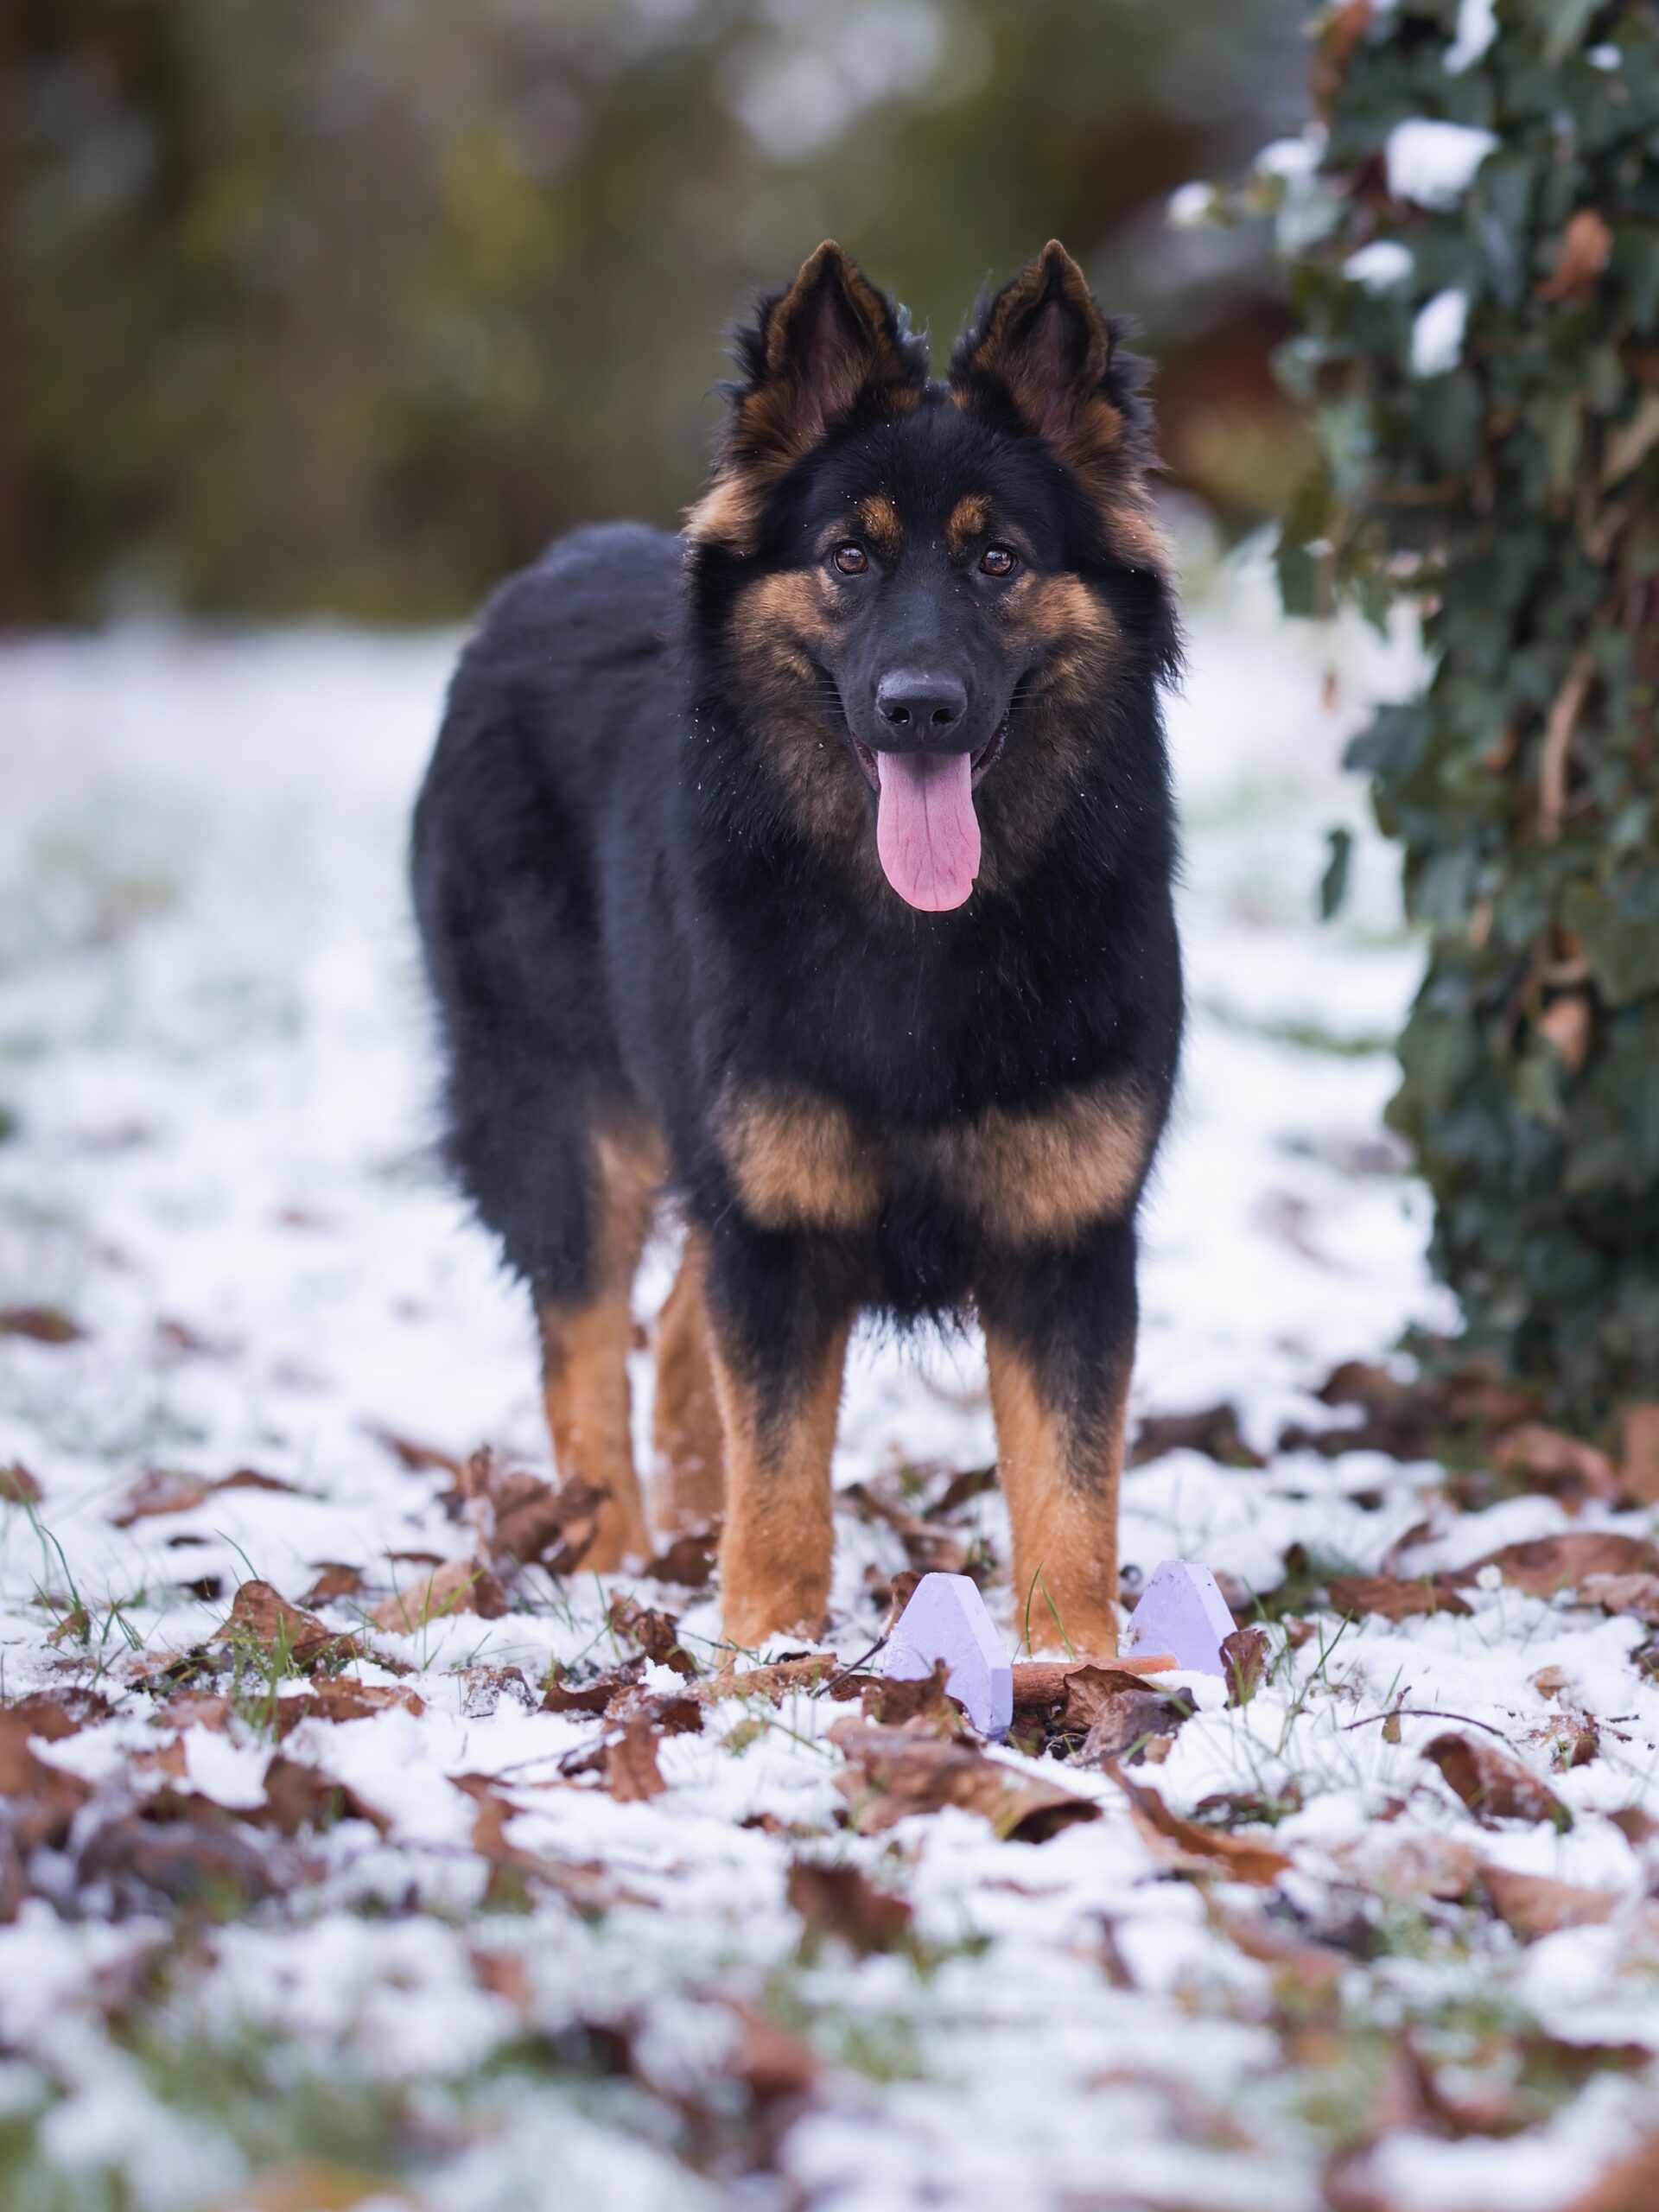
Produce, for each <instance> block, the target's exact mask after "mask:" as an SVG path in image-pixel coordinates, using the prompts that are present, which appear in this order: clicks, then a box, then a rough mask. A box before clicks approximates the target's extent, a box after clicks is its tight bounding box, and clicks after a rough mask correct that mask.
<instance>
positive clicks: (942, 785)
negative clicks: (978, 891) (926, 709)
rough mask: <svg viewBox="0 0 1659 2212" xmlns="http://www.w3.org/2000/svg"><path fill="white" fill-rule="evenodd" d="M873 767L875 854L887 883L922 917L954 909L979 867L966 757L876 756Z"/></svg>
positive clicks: (970, 774)
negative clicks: (877, 791) (877, 798)
mask: <svg viewBox="0 0 1659 2212" xmlns="http://www.w3.org/2000/svg"><path fill="white" fill-rule="evenodd" d="M875 766H876V773H877V775H878V776H879V778H880V786H881V797H880V804H879V807H878V810H877V812H876V817H875V849H876V851H877V852H878V853H879V854H880V855H881V866H882V868H884V869H885V870H886V872H887V881H888V882H889V883H890V884H891V885H892V886H893V889H894V890H895V891H896V892H897V893H899V897H900V898H901V899H908V900H909V902H910V904H911V905H912V906H919V907H920V908H921V910H922V912H924V913H925V914H942V913H944V912H945V911H946V910H947V908H949V907H951V906H961V904H962V903H963V899H966V898H967V896H968V894H969V892H970V891H971V890H972V889H973V887H974V877H975V876H976V874H977V873H978V870H979V817H978V816H977V815H976V813H975V812H974V792H973V778H974V764H973V760H972V757H971V755H969V754H968V753H877V754H876V756H875Z"/></svg>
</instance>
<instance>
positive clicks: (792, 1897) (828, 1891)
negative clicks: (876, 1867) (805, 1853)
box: [785, 1859, 912, 1959]
mask: <svg viewBox="0 0 1659 2212" xmlns="http://www.w3.org/2000/svg"><path fill="white" fill-rule="evenodd" d="M785 1894H786V1895H787V1897H788V1899H789V1903H790V1906H791V1910H793V1911H796V1912H798V1913H799V1915H800V1916H801V1918H802V1919H803V1920H804V1922H805V1923H806V1933H807V1935H808V1936H809V1937H810V1938H812V1939H814V1940H818V1939H822V1938H823V1937H824V1936H833V1937H834V1938H835V1940H836V1942H839V1943H844V1944H845V1945H846V1946H847V1948H848V1949H849V1951H851V1952H852V1953H853V1954H854V1955H855V1956H856V1957H858V1958H861V1959H864V1958H868V1957H869V1956H870V1955H871V1954H872V1953H873V1952H876V1951H896V1950H900V1949H902V1948H903V1947H904V1946H905V1945H906V1943H907V1942H909V1941H910V1930H911V1921H912V1913H911V1909H910V1907H909V1905H907V1904H906V1902H905V1900H904V1899H903V1898H902V1897H894V1896H893V1895H892V1894H891V1892H890V1891H887V1890H878V1889H877V1888H876V1886H875V1885H874V1882H872V1881H869V1880H868V1879H867V1878H866V1877H865V1876H864V1875H863V1874H861V1873H860V1872H859V1870H858V1868H857V1867H856V1866H820V1865H819V1864H818V1863H817V1861H816V1860H814V1859H797V1860H796V1861H795V1863H794V1865H793V1866H791V1868H790V1870H789V1882H788V1885H787V1889H786V1891H785Z"/></svg>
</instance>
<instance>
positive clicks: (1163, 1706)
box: [1077, 1684, 1192, 1768]
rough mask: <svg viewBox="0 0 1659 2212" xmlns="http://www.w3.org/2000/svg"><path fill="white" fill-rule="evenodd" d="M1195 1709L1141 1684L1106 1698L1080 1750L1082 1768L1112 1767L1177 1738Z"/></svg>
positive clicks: (1078, 1761)
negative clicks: (1155, 1744)
mask: <svg viewBox="0 0 1659 2212" xmlns="http://www.w3.org/2000/svg"><path fill="white" fill-rule="evenodd" d="M1191 1718H1192V1707H1190V1706H1187V1705H1182V1704H1178V1703H1177V1702H1176V1701H1175V1700H1173V1699H1171V1698H1166V1697H1165V1696H1163V1695H1162V1694H1161V1693H1160V1692H1159V1691H1157V1690H1149V1689H1147V1688H1143V1687H1142V1686H1141V1685H1140V1684H1136V1685H1135V1688H1131V1689H1124V1690H1117V1691H1115V1692H1114V1693H1113V1694H1112V1695H1111V1696H1109V1697H1106V1698H1103V1699H1102V1700H1101V1702H1100V1704H1099V1706H1098V1707H1096V1713H1095V1717H1094V1719H1093V1721H1092V1722H1091V1723H1090V1727H1089V1732H1088V1733H1087V1734H1086V1735H1085V1736H1084V1739H1083V1743H1082V1745H1081V1747H1080V1749H1079V1750H1078V1751H1077V1764H1079V1765H1080V1766H1090V1767H1105V1768H1109V1767H1111V1766H1112V1765H1114V1764H1116V1763H1117V1762H1118V1761H1120V1760H1122V1759H1125V1758H1131V1757H1135V1756H1139V1755H1142V1754H1143V1753H1144V1752H1145V1751H1146V1750H1147V1747H1149V1745H1151V1744H1152V1743H1153V1742H1154V1740H1155V1739H1156V1738H1160V1737H1164V1738H1167V1737H1171V1736H1173V1735H1174V1733H1175V1732H1176V1731H1177V1730H1178V1729H1179V1727H1180V1726H1181V1725H1182V1723H1183V1722H1184V1721H1185V1720H1188V1719H1191Z"/></svg>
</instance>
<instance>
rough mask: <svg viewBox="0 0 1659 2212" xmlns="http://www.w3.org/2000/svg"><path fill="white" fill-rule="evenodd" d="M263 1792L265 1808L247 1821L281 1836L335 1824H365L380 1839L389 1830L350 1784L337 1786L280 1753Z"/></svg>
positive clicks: (319, 1772)
mask: <svg viewBox="0 0 1659 2212" xmlns="http://www.w3.org/2000/svg"><path fill="white" fill-rule="evenodd" d="M264 1791H265V1802H264V1805H263V1806H262V1807H260V1808H258V1809H257V1811H256V1812H254V1813H252V1814H250V1815H247V1816H246V1817H247V1818H249V1819H251V1820H252V1821H254V1822H255V1823H256V1825H257V1826H260V1827H274V1828H275V1829H276V1830H277V1833H278V1834H281V1835H287V1836H293V1835H297V1834H299V1833H300V1831H301V1829H302V1828H330V1827H334V1823H335V1822H336V1821H367V1822H368V1824H369V1826H370V1827H372V1828H373V1829H374V1830H375V1832H376V1833H377V1834H379V1835H385V1834H388V1833H389V1832H390V1830H391V1821H389V1820H388V1819H387V1817H386V1815H385V1814H384V1813H382V1812H380V1811H379V1810H378V1808H376V1807H374V1806H372V1805H371V1804H369V1803H367V1802H365V1799H363V1798H362V1797H360V1796H359V1795H358V1793H357V1791H356V1790H355V1789H353V1788H352V1786H351V1784H350V1783H345V1782H337V1781H336V1780H335V1779H334V1777H333V1776H332V1775H329V1774H325V1773H324V1772H323V1771H322V1770H321V1767H315V1766H308V1765H306V1764H305V1763H304V1762H303V1761H302V1760H300V1759H291V1758H289V1757H288V1755H287V1754H286V1752H283V1751H278V1752H277V1754H276V1756H275V1758H272V1759H271V1761H270V1764H269V1765H268V1766H267V1767H266V1769H265V1775H264Z"/></svg>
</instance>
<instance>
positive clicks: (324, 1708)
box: [277, 1675, 426, 1741]
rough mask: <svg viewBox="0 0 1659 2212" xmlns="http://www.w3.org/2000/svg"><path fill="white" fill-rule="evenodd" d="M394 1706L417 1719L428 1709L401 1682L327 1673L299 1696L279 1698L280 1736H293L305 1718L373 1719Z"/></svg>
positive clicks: (278, 1737)
mask: <svg viewBox="0 0 1659 2212" xmlns="http://www.w3.org/2000/svg"><path fill="white" fill-rule="evenodd" d="M393 1707H397V1708H398V1709H400V1710H401V1711H403V1712H404V1713H414V1714H415V1715H416V1717H417V1718H418V1716H419V1715H420V1714H421V1713H424V1712H425V1711H426V1704H425V1700H423V1699H422V1698H421V1697H419V1696H418V1695H417V1694H416V1692H415V1691H413V1690H411V1689H406V1688H404V1685H403V1684H402V1683H401V1682H359V1681H357V1680H356V1678H355V1677H354V1676H353V1675H323V1676H322V1677H321V1678H320V1679H319V1680H317V1681H314V1682H313V1683H312V1685H311V1687H310V1688H309V1689H307V1690H302V1691H301V1693H300V1694H299V1695H298V1696H297V1697H285V1698H283V1699H282V1700H280V1702H279V1703H278V1705H277V1739H278V1741H281V1740H282V1739H283V1738H286V1737H288V1736H290V1735H292V1733H293V1732H294V1731H295V1729H296V1728H297V1727H298V1726H299V1725H300V1723H301V1721H302V1720H328V1721H339V1720H371V1719H373V1717H374V1715H375V1714H376V1713H386V1712H389V1711H391V1709H392V1708H393Z"/></svg>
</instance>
